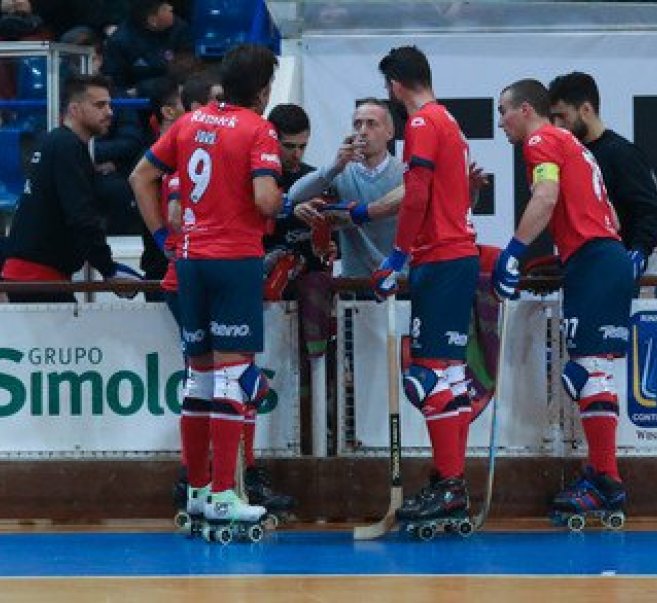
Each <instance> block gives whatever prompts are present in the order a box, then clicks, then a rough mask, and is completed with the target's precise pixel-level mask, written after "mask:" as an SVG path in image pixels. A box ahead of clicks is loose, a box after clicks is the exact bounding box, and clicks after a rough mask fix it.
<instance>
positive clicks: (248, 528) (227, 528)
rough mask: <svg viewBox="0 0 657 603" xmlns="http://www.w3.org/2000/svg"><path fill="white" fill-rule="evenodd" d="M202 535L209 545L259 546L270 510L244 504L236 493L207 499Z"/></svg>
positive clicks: (227, 493) (221, 494) (224, 493)
mask: <svg viewBox="0 0 657 603" xmlns="http://www.w3.org/2000/svg"><path fill="white" fill-rule="evenodd" d="M204 514H205V520H204V522H203V528H202V530H201V533H202V535H203V538H204V539H205V540H206V541H207V542H220V543H221V544H228V543H229V542H231V541H233V540H247V541H250V542H260V541H261V540H262V537H263V536H264V529H263V527H262V522H263V519H264V517H265V515H266V514H267V509H265V508H264V507H261V506H259V505H250V504H248V503H245V502H244V501H243V500H242V499H241V498H240V497H239V496H238V495H237V494H236V493H235V491H234V490H226V491H224V492H216V493H215V492H213V493H211V494H209V495H208V496H206V500H205V510H204Z"/></svg>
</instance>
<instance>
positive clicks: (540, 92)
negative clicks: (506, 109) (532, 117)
mask: <svg viewBox="0 0 657 603" xmlns="http://www.w3.org/2000/svg"><path fill="white" fill-rule="evenodd" d="M505 92H509V93H510V95H511V104H512V106H514V107H519V106H520V105H522V103H527V104H528V105H531V106H532V107H533V108H534V111H536V113H537V114H538V115H540V116H541V117H549V116H550V97H549V95H548V91H547V88H546V87H545V86H544V85H543V84H541V82H539V81H538V80H532V79H525V80H518V81H517V82H514V83H513V84H511V85H510V86H507V87H506V88H504V90H502V94H504V93H505Z"/></svg>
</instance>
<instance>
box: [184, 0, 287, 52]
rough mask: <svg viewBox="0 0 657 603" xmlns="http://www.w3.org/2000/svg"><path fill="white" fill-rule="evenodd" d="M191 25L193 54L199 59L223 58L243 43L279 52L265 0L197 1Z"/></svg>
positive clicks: (279, 44)
mask: <svg viewBox="0 0 657 603" xmlns="http://www.w3.org/2000/svg"><path fill="white" fill-rule="evenodd" d="M192 25H193V27H194V33H195V37H196V52H197V54H198V55H199V56H202V57H219V56H222V55H223V54H225V53H226V51H227V50H229V49H230V48H232V47H233V46H236V45H237V44H243V43H245V42H251V43H256V44H263V45H264V46H267V47H268V48H270V49H271V50H272V51H274V52H275V53H277V54H280V51H281V35H280V32H279V31H278V28H277V27H276V25H275V24H274V22H273V21H272V19H271V15H270V14H269V10H268V9H267V6H266V4H265V0H241V1H240V2H235V0H197V2H196V3H195V6H194V14H193V18H192Z"/></svg>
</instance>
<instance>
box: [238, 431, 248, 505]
mask: <svg viewBox="0 0 657 603" xmlns="http://www.w3.org/2000/svg"><path fill="white" fill-rule="evenodd" d="M245 465H246V462H245V458H244V434H242V435H241V436H240V443H239V445H238V447H237V463H236V464H235V494H237V496H239V497H240V498H241V499H242V500H243V501H244V502H246V503H248V502H249V497H248V496H247V494H246V486H245V485H244V467H245Z"/></svg>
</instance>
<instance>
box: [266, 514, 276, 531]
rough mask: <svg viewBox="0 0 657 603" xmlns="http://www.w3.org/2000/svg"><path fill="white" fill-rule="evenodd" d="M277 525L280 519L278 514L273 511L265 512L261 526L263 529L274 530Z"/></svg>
mask: <svg viewBox="0 0 657 603" xmlns="http://www.w3.org/2000/svg"><path fill="white" fill-rule="evenodd" d="M279 525H280V521H279V519H278V516H276V515H274V514H273V513H267V515H265V517H264V519H263V520H262V527H263V528H265V530H275V529H276V528H277V527H278V526H279Z"/></svg>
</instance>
